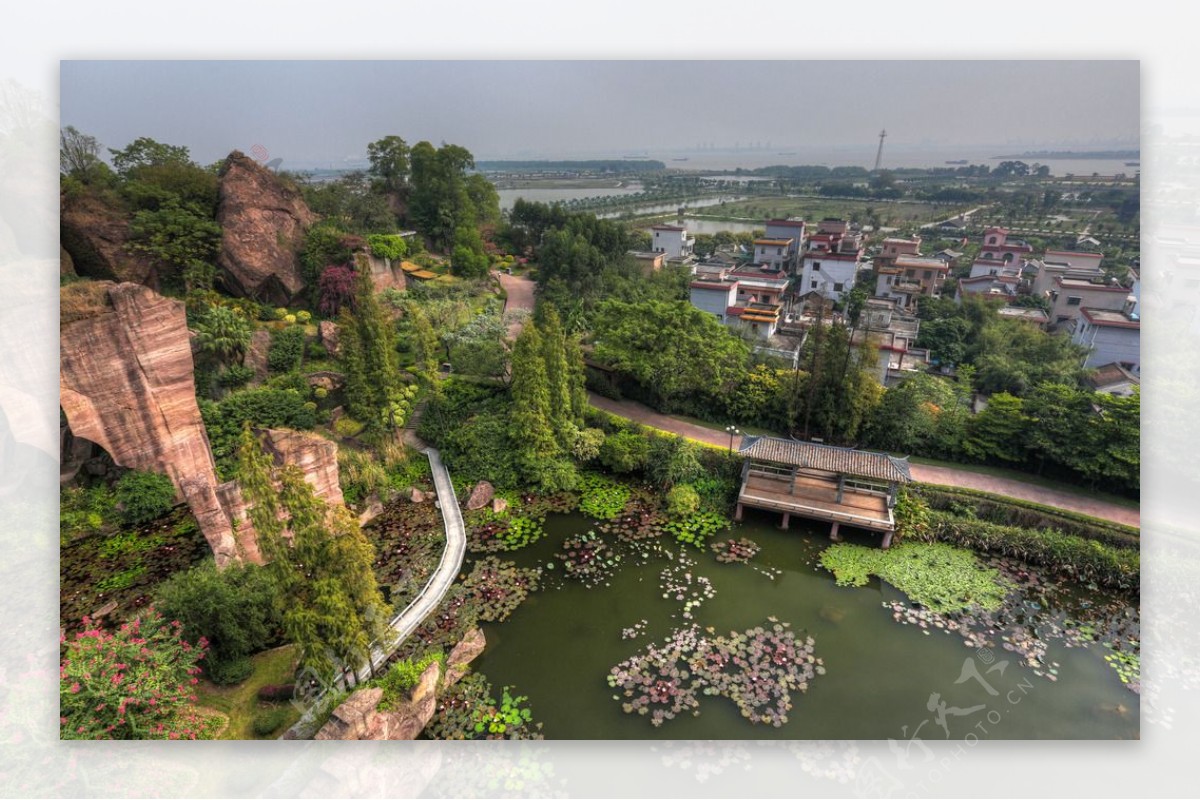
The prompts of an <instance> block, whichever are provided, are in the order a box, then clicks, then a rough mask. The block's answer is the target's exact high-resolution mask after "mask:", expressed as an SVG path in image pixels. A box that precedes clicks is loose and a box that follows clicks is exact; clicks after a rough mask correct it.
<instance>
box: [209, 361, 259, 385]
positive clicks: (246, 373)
mask: <svg viewBox="0 0 1200 800" xmlns="http://www.w3.org/2000/svg"><path fill="white" fill-rule="evenodd" d="M253 377H254V368H253V367H247V366H246V365H245V364H232V365H230V367H229V369H227V370H225V371H224V372H221V373H218V374H217V385H218V386H223V387H225V388H226V389H237V388H240V387H242V386H245V385H246V384H247V383H249V382H250V379H251V378H253Z"/></svg>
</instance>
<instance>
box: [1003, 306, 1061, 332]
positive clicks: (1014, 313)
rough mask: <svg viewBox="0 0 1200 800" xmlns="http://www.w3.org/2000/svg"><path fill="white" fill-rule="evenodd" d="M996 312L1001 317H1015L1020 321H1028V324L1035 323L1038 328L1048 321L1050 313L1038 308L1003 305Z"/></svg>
mask: <svg viewBox="0 0 1200 800" xmlns="http://www.w3.org/2000/svg"><path fill="white" fill-rule="evenodd" d="M996 313H997V314H999V315H1000V317H1001V318H1002V319H1015V320H1018V321H1020V322H1028V323H1029V324H1031V325H1036V326H1038V327H1039V328H1040V327H1042V326H1044V325H1046V324H1047V323H1048V322H1050V315H1049V314H1047V313H1046V312H1045V311H1043V310H1042V309H1040V308H1022V307H1021V306H1005V307H1004V308H1002V309H1000V310H999V311H998V312H996Z"/></svg>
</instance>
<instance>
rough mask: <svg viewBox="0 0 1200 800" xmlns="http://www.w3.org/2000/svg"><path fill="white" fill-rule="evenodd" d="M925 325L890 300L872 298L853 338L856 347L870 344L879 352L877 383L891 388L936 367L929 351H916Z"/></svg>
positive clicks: (925, 349) (864, 309)
mask: <svg viewBox="0 0 1200 800" xmlns="http://www.w3.org/2000/svg"><path fill="white" fill-rule="evenodd" d="M920 329H921V322H920V320H918V319H917V318H916V317H915V316H911V315H907V314H902V313H901V312H900V311H899V309H897V307H896V306H895V304H893V303H891V302H890V301H888V300H885V299H882V298H877V297H872V298H870V299H868V300H867V303H866V306H865V307H864V308H863V318H862V323H861V327H860V328H858V329H857V330H855V331H854V333H853V334H852V337H851V338H852V341H853V342H854V343H855V344H859V343H862V342H864V341H870V342H871V343H873V344H874V345H875V347H876V348H877V349H878V353H879V364H878V367H877V369H876V373H875V379H876V380H878V381H879V383H880V384H882V385H883V386H886V387H888V388H891V387H893V386H895V385H896V384H898V383H900V381H901V380H903V379H904V378H907V377H909V376H911V375H915V374H917V373H918V372H925V371H927V370H928V369H929V368H930V366H932V360H931V358H930V354H929V350H928V349H927V348H923V347H915V346H914V345H915V343H916V341H917V335H918V334H919V333H920Z"/></svg>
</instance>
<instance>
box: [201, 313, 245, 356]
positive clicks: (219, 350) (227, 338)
mask: <svg viewBox="0 0 1200 800" xmlns="http://www.w3.org/2000/svg"><path fill="white" fill-rule="evenodd" d="M251 330H252V326H251V324H250V320H248V319H246V318H245V317H244V316H242V314H241V313H239V312H238V311H237V310H236V309H233V308H230V307H229V306H225V305H215V306H209V308H208V310H207V311H205V312H204V316H202V317H201V318H200V321H199V322H197V323H196V340H197V341H198V342H199V345H200V351H201V352H202V353H205V354H207V355H209V356H212V357H213V358H215V359H216V360H217V361H218V362H219V363H220V364H222V365H228V364H230V363H238V364H240V363H242V359H243V358H245V356H246V348H247V347H249V346H250V333H251Z"/></svg>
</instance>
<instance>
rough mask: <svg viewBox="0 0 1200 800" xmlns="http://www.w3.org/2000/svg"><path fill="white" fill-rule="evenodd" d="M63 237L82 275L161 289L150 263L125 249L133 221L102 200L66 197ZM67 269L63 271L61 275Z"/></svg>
mask: <svg viewBox="0 0 1200 800" xmlns="http://www.w3.org/2000/svg"><path fill="white" fill-rule="evenodd" d="M59 234H60V240H61V243H62V250H63V251H64V252H65V253H66V254H67V255H69V256H70V261H71V263H72V266H73V267H74V270H75V272H77V273H79V274H80V275H86V276H88V277H91V278H98V279H100V280H113V281H129V282H131V283H142V284H145V285H147V286H151V287H157V285H158V276H157V275H156V274H155V270H154V265H153V264H152V263H151V261H150V259H149V258H148V257H147V256H145V255H141V254H133V253H130V252H129V251H128V250H126V249H125V244H126V243H127V242H128V241H129V220H128V219H127V218H126V217H125V216H124V214H122V213H121V211H120V210H119V209H116V208H113V207H112V206H110V205H108V204H106V203H104V202H103V201H102V200H100V199H99V198H97V197H95V196H93V195H91V194H89V193H86V192H85V193H83V194H80V195H77V196H73V197H64V198H63V201H62V212H61V217H60V223H59ZM63 269H64V268H63V267H60V272H62V271H63Z"/></svg>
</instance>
